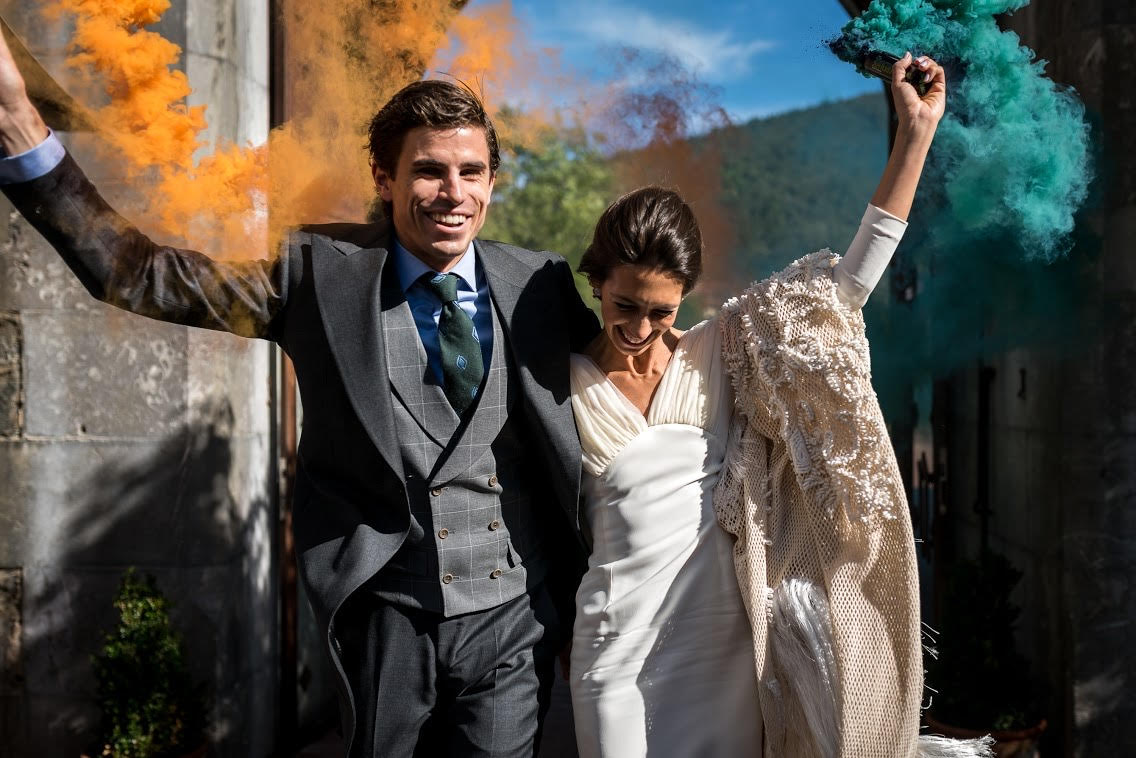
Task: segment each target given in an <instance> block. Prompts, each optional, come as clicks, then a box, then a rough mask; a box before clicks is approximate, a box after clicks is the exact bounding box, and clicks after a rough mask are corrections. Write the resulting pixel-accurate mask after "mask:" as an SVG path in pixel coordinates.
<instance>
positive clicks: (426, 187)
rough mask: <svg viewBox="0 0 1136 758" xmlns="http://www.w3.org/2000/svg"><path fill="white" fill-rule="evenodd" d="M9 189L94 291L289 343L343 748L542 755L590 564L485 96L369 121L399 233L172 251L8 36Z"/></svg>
mask: <svg viewBox="0 0 1136 758" xmlns="http://www.w3.org/2000/svg"><path fill="white" fill-rule="evenodd" d="M0 147H2V149H3V154H4V155H5V156H7V157H5V158H4V159H3V160H0V182H3V184H4V186H3V187H2V189H3V191H4V193H5V194H6V195H7V196H8V198H9V200H10V201H11V202H12V203H13V204H14V205H15V207H16V208H17V209H18V210H19V211H20V212H21V213H22V214H23V215H24V217H25V218H27V219H28V221H29V222H30V223H31V224H32V225H33V226H34V227H35V228H36V229H37V230H38V231H39V232H40V233H41V234H42V235H43V236H44V237H45V238H46V239H47V240H48V241H49V242H50V243H51V244H52V245H53V246H54V247H55V248H56V249H57V250H58V251H59V253H60V255H61V256H62V257H63V259H64V260H65V261H66V263H67V264H68V265H69V266H70V267H71V269H72V270H73V271H74V272H75V274H76V276H77V277H78V278H79V280H80V281H81V282H82V283H83V285H84V286H85V287H86V288H87V290H88V291H89V292H90V293H91V294H92V295H94V296H95V297H97V298H99V299H101V300H103V301H105V302H108V303H111V304H113V305H116V306H118V307H121V308H125V309H127V310H130V311H133V312H135V313H138V314H141V315H144V316H148V317H151V318H157V319H162V320H165V321H171V322H176V323H180V324H185V325H189V326H197V327H204V328H208V329H219V330H224V331H229V332H233V333H235V334H240V335H243V336H247V337H260V338H264V339H271V340H274V341H275V342H277V343H278V344H279V345H280V346H281V347H282V348H283V349H284V351H285V352H286V353H287V354H288V355H289V356H290V357H291V358H292V360H293V362H294V363H295V367H296V374H297V376H298V378H299V384H300V391H301V394H302V398H303V403H304V409H305V418H304V429H303V435H302V438H301V440H300V444H299V464H298V470H297V474H296V484H295V506H294V507H295V521H294V531H295V539H296V544H297V547H298V553H299V562H300V570H301V575H302V578H303V581H304V582H305V587H306V589H307V594H308V597H309V598H310V599H311V602H312V606H313V609H314V611H315V614H316V616H317V618H318V619H319V622H320V624H321V626H322V628H323V629H324V630H325V631H326V637H325V648H326V652H327V654H328V655H329V656H330V659H331V661H332V663H333V668H334V670H335V672H336V685H337V689H338V692H339V695H340V713H341V717H342V721H343V727H344V735H345V738H346V740H347V743H348V746H349V747H348V753H349V755H350V756H360V757H362V756H376V757H379V756H381V757H382V758H387V757H388V756H446V755H450V756H522V755H524V756H531V755H532V754H533V752H534V750H535V745H536V743H537V737H538V732H539V721H540V718H541V717H542V716H543V714H544V711H545V710H546V708H547V705H548V695H549V689H550V686H551V682H552V677H553V673H552V669H553V665H552V663H553V658H554V657H555V654H556V652H557V651H558V650H559V648H560V647H561V646H562V645H563V644H564V643H565V642H566V641H567V638H566V636H565V630H566V629H568V628H569V627H570V624H571V615H572V600H573V592H574V589H575V583H576V581H577V580H578V578H579V574H580V572H581V571H582V563H583V556H584V550H583V542H582V540H581V539H580V520H581V514H580V513H579V509H578V487H579V478H580V447H579V442H578V441H577V439H576V432H575V426H574V422H573V418H572V411H571V407H570V404H569V387H568V355H569V351H570V349H572V348H575V349H580V348H582V347H583V345H584V344H586V343H587V342H588V340H589V339H590V338H591V337H592V336H593V335H594V333H595V332H596V330H597V328H598V327H597V324H596V321H595V318H594V316H592V314H591V312H590V311H588V310H587V308H586V307H585V306H584V305H583V303H582V302H581V301H580V299H579V297H578V295H577V294H576V290H575V287H574V286H573V281H572V274H571V271H570V269H569V267H568V265H567V264H566V263H565V262H564V260H562V259H561V258H559V257H557V256H555V255H552V254H548V253H535V252H531V251H528V250H521V249H518V248H514V247H510V246H507V245H502V244H499V243H495V242H487V241H482V240H478V239H476V235H477V233H478V231H479V230H480V229H481V227H482V225H483V224H484V222H485V217H486V214H487V212H488V209H489V202H490V197H491V195H492V191H493V183H494V178H495V176H496V171H497V168H498V164H499V160H500V159H499V154H498V146H497V136H496V132H495V131H494V128H493V124H492V123H491V121H490V120H489V117H488V116H487V114H486V112H485V110H484V108H483V106H482V104H481V103H480V101H479V100H478V98H477V97H476V96H475V95H474V94H473V93H472V92H470V91H469V90H467V89H464V88H462V87H459V86H455V85H453V84H450V83H446V82H438V81H425V82H416V83H414V84H411V85H409V86H407V87H406V88H404V89H403V90H401V91H400V92H399V93H398V94H396V95H395V96H394V97H393V98H391V100H390V101H389V102H388V103H387V104H386V105H384V106H383V107H382V108H381V109H380V110H379V112H378V113H377V114H376V115H375V117H374V119H373V121H372V123H371V127H370V155H371V163H372V170H373V175H374V179H375V186H376V188H377V191H378V193H379V196H380V199H381V200H382V203H383V206H384V209H385V211H386V213H385V217H386V218H385V219H384V220H383V221H381V222H379V223H375V224H334V225H325V226H315V227H307V228H304V229H301V230H299V231H296V232H294V233H292V234H291V235H290V236H289V237H288V239H287V240H286V241H285V242H284V244H283V245H282V247H281V249H280V250H279V251H278V254H277V256H276V257H275V258H273V259H272V260H263V261H255V262H252V263H240V264H225V263H219V262H216V261H214V260H212V259H210V258H208V257H206V256H204V255H202V254H200V253H196V252H193V251H188V250H178V249H174V248H171V247H166V246H161V245H159V244H156V243H155V242H152V241H151V240H150V239H148V238H147V237H145V236H144V235H143V234H141V233H140V232H139V231H138V230H137V229H135V228H134V227H133V226H132V225H131V224H130V223H129V222H128V221H126V220H125V219H123V218H122V217H121V216H119V215H117V214H116V213H115V212H114V211H113V210H112V209H111V208H110V207H109V206H108V205H107V204H106V202H105V201H104V200H103V199H102V198H101V197H100V196H99V194H98V192H97V191H96V189H95V187H94V186H93V185H91V183H90V182H89V181H88V180H87V179H86V177H85V176H84V175H83V173H82V171H81V170H80V169H79V167H78V166H77V165H76V164H75V162H74V161H73V160H72V158H71V157H70V156H69V155H67V154H66V152H65V151H64V149H63V148H62V146H61V145H60V143H59V142H58V141H57V140H56V138H55V137H54V136H53V135H49V132H48V130H47V128H46V127H45V126H44V123H43V121H42V119H41V118H40V116H39V114H38V113H37V112H36V110H35V108H34V107H33V106H32V104H31V103H30V101H29V100H28V98H27V96H26V94H25V88H24V83H23V80H22V78H21V77H20V74H19V71H18V70H17V69H16V66H15V64H14V63H13V61H12V57H11V55H10V53H9V51H8V48H7V45H6V44H4V42H3V38H2V36H0Z"/></svg>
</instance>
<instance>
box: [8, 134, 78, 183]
mask: <svg viewBox="0 0 1136 758" xmlns="http://www.w3.org/2000/svg"><path fill="white" fill-rule="evenodd" d="M66 152H67V151H66V150H64V148H63V143H62V142H60V141H59V138H58V137H56V136H55V132H52V131H49V132H48V135H47V139H45V140H44V141H43V142H41V143H39V144H38V145H36V146H35V147H33V148H32V149H31V150H28V151H26V152H23V153H20V154H18V155H5V156H4V157H3V158H0V184H19V183H20V182H30V181H31V180H32V179H39V178H40V177H41V176H45V175H47V174H49V173H51V170H52V169H53V168H55V167H56V166H58V165H59V164H60V162H61V161H62V160H63V156H64V155H65V154H66ZM0 155H3V151H2V150H0Z"/></svg>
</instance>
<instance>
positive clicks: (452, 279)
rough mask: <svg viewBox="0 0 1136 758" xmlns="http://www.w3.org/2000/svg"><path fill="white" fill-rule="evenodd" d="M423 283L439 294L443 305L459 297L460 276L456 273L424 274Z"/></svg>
mask: <svg viewBox="0 0 1136 758" xmlns="http://www.w3.org/2000/svg"><path fill="white" fill-rule="evenodd" d="M422 283H423V284H425V285H426V286H427V287H428V288H429V289H430V291H431V292H433V293H434V294H435V295H437V296H438V299H439V300H441V301H442V304H443V305H444V304H446V303H452V302H454V301H455V300H457V299H458V277H457V275H455V274H437V273H433V272H431V273H429V274H423V275H422Z"/></svg>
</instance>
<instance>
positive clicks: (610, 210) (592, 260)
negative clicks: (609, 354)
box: [577, 187, 702, 295]
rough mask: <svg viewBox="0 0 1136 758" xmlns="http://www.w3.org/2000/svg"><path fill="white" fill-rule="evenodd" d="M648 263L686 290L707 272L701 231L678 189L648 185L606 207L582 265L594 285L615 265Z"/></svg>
mask: <svg viewBox="0 0 1136 758" xmlns="http://www.w3.org/2000/svg"><path fill="white" fill-rule="evenodd" d="M626 264H634V265H636V266H649V267H651V268H654V269H657V270H659V271H662V272H664V273H666V274H669V275H671V276H673V277H674V278H675V279H677V280H678V281H680V282H682V294H684V295H685V294H686V293H688V292H690V291H691V290H692V289H694V285H695V284H697V283H698V277H699V276H700V275H701V274H702V232H701V231H700V230H699V229H698V221H697V219H695V218H694V212H693V211H692V210H690V206H689V205H687V204H686V202H684V201H683V199H682V198H681V197H680V196H679V194H678V193H677V192H675V191H674V190H669V189H665V188H663V187H643V188H641V189H637V190H635V191H633V192H629V193H627V194H626V195H624V196H623V197H621V198H619V199H618V200H616V201H615V202H614V203H612V204H611V205H609V206H608V207H607V210H605V211H604V212H603V215H602V216H600V220H599V221H598V222H596V231H595V234H594V235H593V236H592V244H590V245H588V249H587V250H585V251H584V256H583V258H581V259H580V266H579V268H578V269H577V270H578V271H579V272H580V273H581V274H583V275H584V276H586V277H588V281H589V282H591V283H592V284H593V285H598V284H600V283H602V282H604V281H606V280H607V277H608V275H609V274H610V273H611V270H612V269H613V268H615V267H616V266H623V265H626Z"/></svg>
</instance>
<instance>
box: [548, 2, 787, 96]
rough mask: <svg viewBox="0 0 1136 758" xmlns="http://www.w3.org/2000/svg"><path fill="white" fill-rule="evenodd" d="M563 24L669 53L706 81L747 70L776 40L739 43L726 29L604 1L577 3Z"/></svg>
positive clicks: (602, 40)
mask: <svg viewBox="0 0 1136 758" xmlns="http://www.w3.org/2000/svg"><path fill="white" fill-rule="evenodd" d="M561 22H562V24H563V26H562V29H564V30H565V31H569V32H574V33H576V34H579V35H581V36H583V37H586V38H587V39H588V40H589V41H591V42H593V43H598V44H603V45H619V46H626V47H631V48H636V49H639V50H648V51H652V52H657V53H664V54H666V55H669V56H671V57H673V58H675V59H676V60H678V61H679V62H680V63H682V64H683V65H684V66H687V67H689V68H690V69H691V70H692V71H694V72H695V73H697V74H698V75H699V76H701V77H703V78H704V79H706V80H708V81H719V82H720V81H725V80H729V79H734V78H737V77H740V76H744V75H746V74H748V73H749V70H750V62H751V60H752V59H753V57H754V56H755V55H757V54H759V53H762V52H765V51H767V50H770V49H772V48H774V47H776V44H777V43H776V42H774V41H772V40H767V39H754V40H747V41H739V40H736V39H734V38H733V36H734V35H733V33H732V31H731V30H729V29H705V28H702V27H699V26H697V25H695V24H694V23H692V22H690V21H686V20H683V19H677V18H665V17H663V16H658V15H654V14H652V13H649V12H647V11H645V10H642V9H640V8H631V7H628V6H624V5H616V4H608V3H603V4H599V3H584V4H582V5H576V6H575V7H574V8H573V10H572V11H571V12H570V14H569V13H565V14H564V15H563V16H562V18H561Z"/></svg>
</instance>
